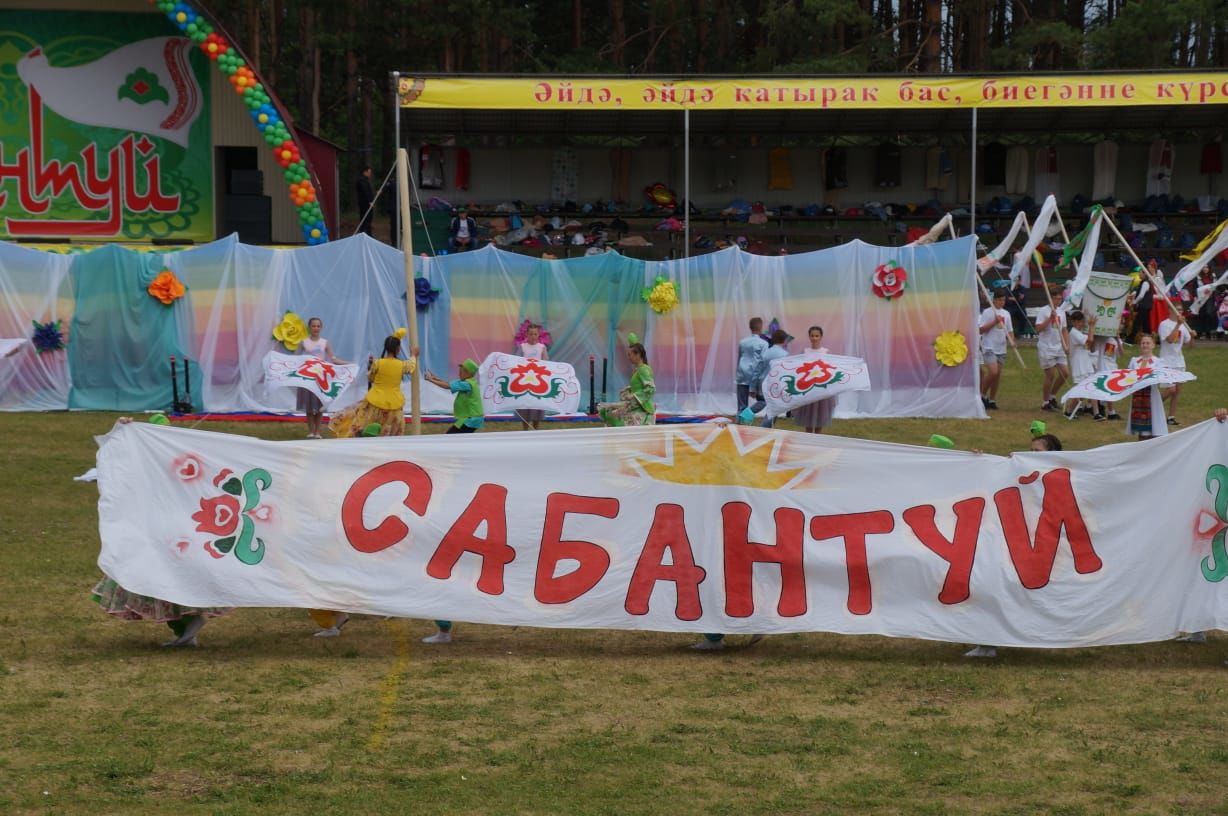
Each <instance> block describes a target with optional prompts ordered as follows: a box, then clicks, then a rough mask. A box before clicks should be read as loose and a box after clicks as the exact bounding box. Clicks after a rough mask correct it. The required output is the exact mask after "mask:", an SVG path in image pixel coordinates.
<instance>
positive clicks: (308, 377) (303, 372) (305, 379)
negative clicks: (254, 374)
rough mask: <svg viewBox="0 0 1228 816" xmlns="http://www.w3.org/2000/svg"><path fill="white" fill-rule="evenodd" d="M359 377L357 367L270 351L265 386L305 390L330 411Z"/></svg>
mask: <svg viewBox="0 0 1228 816" xmlns="http://www.w3.org/2000/svg"><path fill="white" fill-rule="evenodd" d="M357 376H358V366H357V365H356V364H354V363H347V364H345V365H337V364H334V363H329V362H326V361H324V360H321V359H320V358H319V357H313V356H310V355H304V354H280V353H278V352H276V351H270V352H269V353H268V354H266V355H265V356H264V384H265V387H266V388H277V387H281V386H287V387H290V388H305V389H307V390H308V391H310V392H311V393H313V394H315V395H316V396H317V397H319V398H320V404H322V405H323V406H324V407H325V408H327V407H328V406H329V405H330V404H331V403H332V401H333V400H335V399H336V398H337V397H339V396H341V393H342V392H343V391H345V389H347V388H349V387H350V383H352V382H354V378H355V377H357Z"/></svg>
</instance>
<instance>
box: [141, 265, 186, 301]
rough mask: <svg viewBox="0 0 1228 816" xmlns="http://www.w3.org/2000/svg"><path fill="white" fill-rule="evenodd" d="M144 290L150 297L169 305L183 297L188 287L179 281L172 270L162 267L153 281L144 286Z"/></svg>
mask: <svg viewBox="0 0 1228 816" xmlns="http://www.w3.org/2000/svg"><path fill="white" fill-rule="evenodd" d="M146 290H147V291H148V292H149V296H150V297H152V298H155V299H157V300H160V301H162V303H164V304H166V305H167V306H170V305H171V304H172V303H174V302H175V301H176V300H179V298H181V297H183V295H184V293H185V292H187V291H188V288H187V287H186V286H184V285H183V284H182V283H181V282H180V281H179V278H177V277H175V273H174V272H172V271H170V270H169V269H163V270H162V271H161V272H159V273H158V277H156V278H154V279H153V283H151V284H149V286H147V287H146Z"/></svg>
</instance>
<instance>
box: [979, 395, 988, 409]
mask: <svg viewBox="0 0 1228 816" xmlns="http://www.w3.org/2000/svg"><path fill="white" fill-rule="evenodd" d="M981 405H983V406H984V407H986V408H988V407H989V397H984V396H983V397H981Z"/></svg>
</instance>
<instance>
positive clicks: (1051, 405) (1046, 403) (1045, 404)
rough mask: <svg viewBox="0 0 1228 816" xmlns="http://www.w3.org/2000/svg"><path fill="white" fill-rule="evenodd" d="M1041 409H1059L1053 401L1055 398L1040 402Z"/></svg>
mask: <svg viewBox="0 0 1228 816" xmlns="http://www.w3.org/2000/svg"><path fill="white" fill-rule="evenodd" d="M1040 410H1042V411H1054V410H1057V409H1056V407H1055V405H1054V403H1053V400H1045V401H1044V402H1042V403H1041V404H1040Z"/></svg>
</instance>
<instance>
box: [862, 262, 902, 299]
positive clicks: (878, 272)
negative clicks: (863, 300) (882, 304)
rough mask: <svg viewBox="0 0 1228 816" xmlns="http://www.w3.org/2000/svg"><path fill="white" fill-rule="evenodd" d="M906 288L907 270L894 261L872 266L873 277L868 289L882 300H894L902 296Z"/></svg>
mask: <svg viewBox="0 0 1228 816" xmlns="http://www.w3.org/2000/svg"><path fill="white" fill-rule="evenodd" d="M907 288H908V272H907V270H905V269H904V267H902V266H900V265H899V264H898V263H896V262H895V261H887V263H883V264H879V265H878V266H877V267H875V268H874V278H873V279H872V280H871V282H870V290H871V291H872V292H874V294H875V295H877V296H879V297H880V298H882V299H883V300H894V299H896V298H899V297H903V296H904V290H905V289H907Z"/></svg>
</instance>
